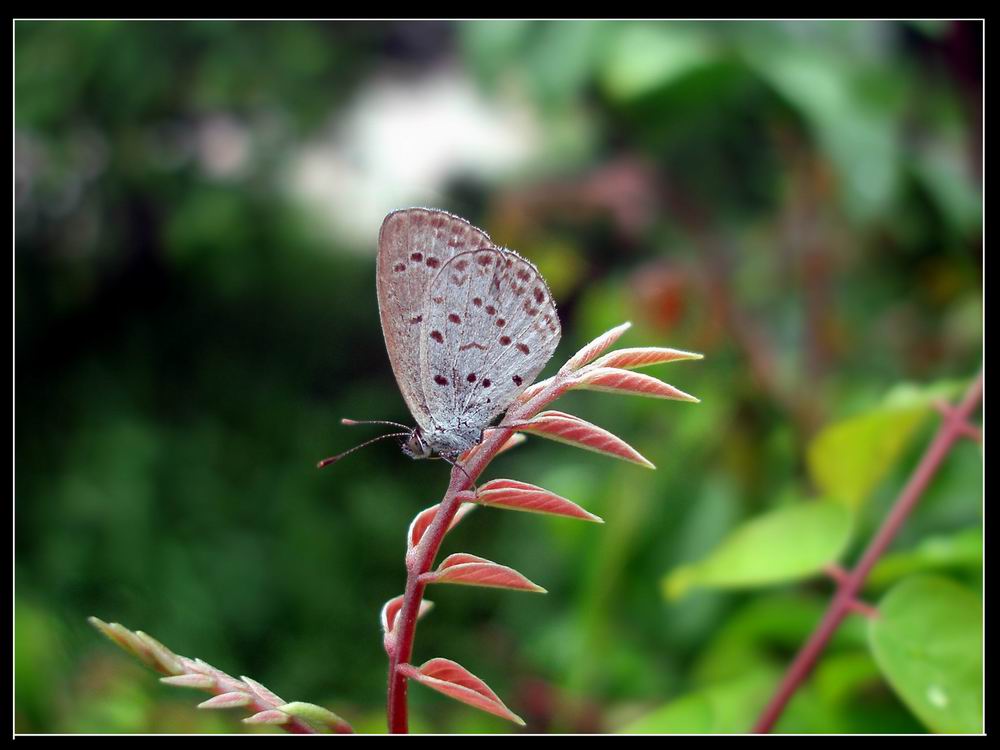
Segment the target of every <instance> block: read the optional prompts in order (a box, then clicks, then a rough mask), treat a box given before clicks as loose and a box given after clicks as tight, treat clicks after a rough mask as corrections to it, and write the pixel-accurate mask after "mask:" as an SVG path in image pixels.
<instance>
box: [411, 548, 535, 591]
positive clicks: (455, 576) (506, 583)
mask: <svg viewBox="0 0 1000 750" xmlns="http://www.w3.org/2000/svg"><path fill="white" fill-rule="evenodd" d="M421 580H422V581H424V582H425V583H457V584H463V585H466V586H485V587H488V588H498V589H515V590H517V591H534V592H537V593H540V594H544V593H546V591H545V589H543V588H542V587H541V586H537V585H535V584H534V583H532V582H531V581H529V580H528V579H527V578H525V577H524V576H523V575H521V574H520V573H518V572H517V571H516V570H514V569H513V568H508V567H507V566H506V565H499V564H497V563H495V562H490V561H489V560H484V559H483V558H482V557H476V556H475V555H468V554H464V553H459V554H456V555H449V556H448V557H446V558H445V559H444V561H443V562H442V563H441V564H440V565H439V566H438V569H437V570H436V571H434V572H433V573H425V574H424V575H422V576H421Z"/></svg>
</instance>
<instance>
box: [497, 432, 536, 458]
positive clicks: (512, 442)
mask: <svg viewBox="0 0 1000 750" xmlns="http://www.w3.org/2000/svg"><path fill="white" fill-rule="evenodd" d="M527 439H528V438H526V437H525V436H524V435H522V434H520V433H519V432H515V433H514V434H513V435H511V436H510V437H509V438H507V442H506V443H504V444H503V445H501V446H500V449H499V450H498V451H497V452H496V454H495V455H497V456H499V455H500V454H501V453H503V452H504V451H509V450H510V449H511V448H516V447H517V446H519V445H520V444H521V443H523V442H524V441H525V440H527Z"/></svg>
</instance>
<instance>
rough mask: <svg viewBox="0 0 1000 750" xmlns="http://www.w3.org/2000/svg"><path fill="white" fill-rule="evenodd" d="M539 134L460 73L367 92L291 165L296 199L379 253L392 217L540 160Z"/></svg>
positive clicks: (528, 114) (513, 103) (512, 105)
mask: <svg viewBox="0 0 1000 750" xmlns="http://www.w3.org/2000/svg"><path fill="white" fill-rule="evenodd" d="M540 144H541V127H540V125H539V123H538V122H537V120H536V119H535V117H534V113H533V111H532V110H531V109H530V108H529V107H528V106H527V105H526V104H525V103H523V102H520V101H518V100H513V99H509V98H505V99H500V98H492V99H487V98H485V97H484V96H483V95H482V94H481V93H480V92H479V91H477V90H476V88H475V87H474V85H473V84H472V83H471V82H470V81H469V80H467V79H466V78H464V77H463V76H462V75H461V73H460V72H458V71H446V72H438V73H434V74H432V75H430V76H428V77H425V78H422V79H419V80H405V81H404V80H398V79H381V80H378V79H377V80H375V81H374V82H372V83H371V84H370V85H368V86H366V87H365V89H364V91H363V92H361V93H360V94H359V96H358V98H357V100H356V101H355V102H354V103H353V104H352V105H350V106H349V107H348V108H347V109H346V111H345V115H344V117H343V118H342V119H341V120H340V121H338V122H337V123H335V124H334V126H333V127H331V129H330V131H329V133H328V134H327V136H325V137H324V138H322V139H320V140H318V141H316V142H313V143H310V144H306V145H305V146H304V147H303V148H302V149H301V150H300V152H299V154H298V155H297V156H296V157H295V158H293V159H292V161H291V164H290V170H289V174H288V180H289V189H290V190H291V191H292V193H293V194H294V195H296V196H297V197H298V198H300V199H301V200H302V201H303V202H304V203H305V204H306V205H307V206H308V207H309V208H311V209H313V210H314V211H315V212H316V216H317V220H318V221H323V222H326V224H327V226H328V228H329V229H330V231H331V232H334V233H336V234H337V235H338V236H339V237H341V238H343V239H345V240H347V241H348V242H349V243H350V244H351V245H354V246H356V247H358V248H359V249H364V250H366V251H370V252H372V253H374V252H375V238H376V236H377V234H378V228H379V226H380V224H381V222H382V219H383V218H384V217H385V215H386V214H387V213H388V212H389V211H391V210H393V209H396V208H402V207H406V206H415V205H422V206H430V207H437V208H447V207H446V206H443V205H441V203H442V201H443V198H442V194H443V192H442V191H443V190H444V188H445V186H446V184H447V182H448V180H449V179H451V178H454V177H456V176H458V175H463V176H471V177H474V178H478V179H481V180H490V179H495V178H497V177H499V176H501V175H503V174H504V173H508V172H511V171H513V170H516V169H518V168H521V167H523V166H524V164H525V163H526V162H527V161H528V160H530V159H532V158H533V157H535V156H537V154H538V152H539V150H540Z"/></svg>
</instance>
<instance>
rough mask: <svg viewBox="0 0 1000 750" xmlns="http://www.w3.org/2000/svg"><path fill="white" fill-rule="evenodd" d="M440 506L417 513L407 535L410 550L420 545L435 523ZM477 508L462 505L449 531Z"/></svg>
mask: <svg viewBox="0 0 1000 750" xmlns="http://www.w3.org/2000/svg"><path fill="white" fill-rule="evenodd" d="M440 505H441V504H440V503H438V504H437V505H432V506H431V507H429V508H425V509H424V510H422V511H420V512H419V513H417V515H416V516H415V517H414V519H413V520H412V521H411V522H410V529H409V532H408V533H407V535H406V539H407V544H408V545H409V546H408V549H413V548H414V547H416V546H417V545H418V544H420V540H421V539H422V538H423V536H424V532H425V531H427V528H428V527H429V526H430V525H431V523H433V522H434V516H435V515H437V511H438V508H439V507H440ZM475 507H476V506H475V505H469V504H464V505H462V507H461V508H459V509H458V512H457V513H455V516H454V518H452V519H451V523H450V524H449V525H448V530H449V531H451V530H452V529H453V528H455V527H456V526H457V525H458V522H459V521H461V520H462V519H463V518H465V517H466V516H467V515H469V513H471V512H472V511H473V510H474V509H475Z"/></svg>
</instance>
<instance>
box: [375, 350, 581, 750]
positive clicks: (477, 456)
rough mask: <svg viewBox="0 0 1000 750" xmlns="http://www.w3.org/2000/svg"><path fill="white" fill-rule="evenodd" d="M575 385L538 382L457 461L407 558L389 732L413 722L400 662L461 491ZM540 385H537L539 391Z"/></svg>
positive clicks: (392, 664) (564, 376) (558, 378)
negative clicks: (523, 425)
mask: <svg viewBox="0 0 1000 750" xmlns="http://www.w3.org/2000/svg"><path fill="white" fill-rule="evenodd" d="M570 385H571V375H570V374H569V373H568V372H565V371H563V370H560V371H559V373H557V374H556V375H555V376H554V377H552V378H550V379H549V380H547V381H544V382H543V383H540V384H538V386H541V388H540V389H539V390H538V391H537V393H536V394H535V395H534V396H533V397H532V398H530V399H529V400H528V401H523V402H517V403H515V405H514V406H513V407H512V408H511V409H509V410H508V411H507V415H506V416H505V417H504V419H503V421H502V422H501V423H500V426H499V427H497V428H496V429H492V430H488V431H487V432H486V436H485V438H484V439H483V442H482V443H480V444H479V445H478V446H477V447H476V448H474V449H473V451H472V453H471V454H470V455H469V456H468V457H467V458H466V459H465V461H464V462H460V463H457V464H456V465H455V466H454V467H453V468H452V471H451V482H450V483H449V485H448V490H447V492H445V495H444V498H443V499H442V500H441V503H440V505H439V506H438V511H437V513H436V514H435V515H434V520H433V521H432V522H431V525H430V526H428V527H427V530H426V531H425V532H424V534H423V536H422V537H421V538H420V542H419V543H418V544H417V546H416V547H414V548H413V549H412V550H411V551H410V552H409V553H408V554H407V556H406V589H405V590H404V593H403V605H402V607H400V610H399V613H398V614H397V615H396V624H395V627H394V628H393V630H394V631H395V635H394V637H393V644H392V648H391V652H390V654H389V693H388V699H387V702H386V711H387V718H388V725H389V731H390V732H391V733H393V734H406V733H407V732H408V731H409V720H408V710H407V700H406V688H407V678H406V677H404V676H403V675H402V674H400V673H399V671H398V669H397V668H398V667H399V665H400V664H406V663H408V662H409V661H410V657H411V655H412V653H413V639H414V636H415V635H416V631H417V614H418V613H419V612H420V602H421V601H422V600H423V597H424V589H425V588H426V587H427V584H425V583H421V581H420V576H421V575H423V574H424V573H428V572H430V569H431V567H432V566H433V565H434V559H435V558H436V557H437V553H438V550H439V549H440V548H441V542H442V541H443V540H444V536H445V534H446V533H448V527H449V526H451V522H452V519H454V518H455V514H456V513H457V512H458V509H459V508H460V507H461V506H462V502H463V497H462V496H461V494H460V493H462V492H463V491H465V490H466V489H468V488H469V487H471V486H472V484H473V482H475V480H476V478H477V477H478V476H479V475H480V474H481V473H482V472H483V470H484V469H485V468H486V467H487V466H488V465H489V463H490V461H492V460H493V458H494V456H496V454H497V453H498V452H499V451H500V449H501V448H502V447H503V446H504V444H505V443H506V442H507V441H508V440H509V439H510V437H511V436H512V435H513V434H514V432H515V431H516V427H513V426H508V425H517V424H518V423H520V422H522V421H524V420H527V419H530V418H531V417H532V416H534V415H535V414H537V413H538V411H539V410H541V409H542V407H544V406H546V405H547V404H549V403H551V402H552V401H555V400H556V399H557V398H559V396H561V395H562V394H563V392H564V391H566V389H567V388H569V386H570ZM538 386H535V387H536V388H538Z"/></svg>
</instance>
